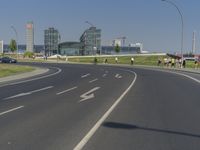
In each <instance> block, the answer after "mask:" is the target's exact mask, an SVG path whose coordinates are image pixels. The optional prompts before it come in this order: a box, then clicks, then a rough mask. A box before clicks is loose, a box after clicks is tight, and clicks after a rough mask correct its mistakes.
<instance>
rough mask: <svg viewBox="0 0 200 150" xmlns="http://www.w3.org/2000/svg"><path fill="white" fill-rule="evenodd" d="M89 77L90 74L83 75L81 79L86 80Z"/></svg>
mask: <svg viewBox="0 0 200 150" xmlns="http://www.w3.org/2000/svg"><path fill="white" fill-rule="evenodd" d="M88 76H90V74H89V73H88V74H86V75H83V76H81V78H86V77H88Z"/></svg>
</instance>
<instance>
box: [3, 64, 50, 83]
mask: <svg viewBox="0 0 200 150" xmlns="http://www.w3.org/2000/svg"><path fill="white" fill-rule="evenodd" d="M48 71H49V69H45V68H38V67H35V70H34V71H31V72H26V73H21V74H17V75H11V76H8V77H3V78H0V84H2V83H5V82H8V81H14V80H19V79H24V78H29V77H33V76H36V75H40V74H43V73H46V72H48Z"/></svg>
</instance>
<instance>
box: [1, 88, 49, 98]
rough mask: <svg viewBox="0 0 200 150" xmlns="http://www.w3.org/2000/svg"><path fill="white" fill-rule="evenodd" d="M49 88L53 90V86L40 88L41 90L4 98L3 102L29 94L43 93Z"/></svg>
mask: <svg viewBox="0 0 200 150" xmlns="http://www.w3.org/2000/svg"><path fill="white" fill-rule="evenodd" d="M51 88H53V86H48V87H45V88H42V89H38V90H34V91H30V92H27V93H20V94H17V95H14V96H10V97H7V98H4V100H9V99H13V98H17V97H22V96H26V95H30V94H33V93H36V92H40V91H44V90H48V89H51Z"/></svg>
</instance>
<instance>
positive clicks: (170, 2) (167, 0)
mask: <svg viewBox="0 0 200 150" xmlns="http://www.w3.org/2000/svg"><path fill="white" fill-rule="evenodd" d="M161 1H163V2H167V3H169V4H171V5H173V6H174V7H175V8H176V9H177V11H178V13H179V15H180V17H181V28H182V29H181V62H182V63H183V40H184V33H183V32H184V31H183V30H184V22H183V15H182V13H181V11H180V9H179V8H178V6H177V5H176V4H175V3H174V2H172V1H170V0H161Z"/></svg>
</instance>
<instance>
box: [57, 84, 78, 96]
mask: <svg viewBox="0 0 200 150" xmlns="http://www.w3.org/2000/svg"><path fill="white" fill-rule="evenodd" d="M77 88H78V87H76V86H75V87H73V88H70V89H67V90H65V91H62V92H59V93H57V94H56V95H61V94H64V93H67V92H70V91H72V90H75V89H77Z"/></svg>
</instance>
